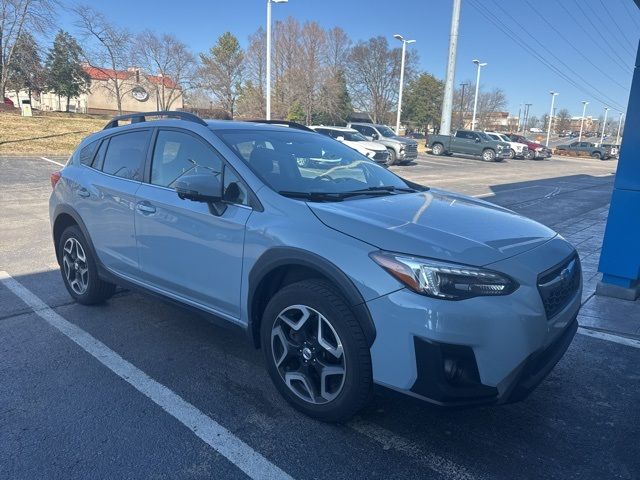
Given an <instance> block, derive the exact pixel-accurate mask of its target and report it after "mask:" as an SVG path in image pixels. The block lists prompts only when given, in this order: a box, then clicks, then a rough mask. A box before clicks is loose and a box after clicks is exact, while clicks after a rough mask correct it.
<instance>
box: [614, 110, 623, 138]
mask: <svg viewBox="0 0 640 480" xmlns="http://www.w3.org/2000/svg"><path fill="white" fill-rule="evenodd" d="M622 117H624V113H622V112H620V121H619V122H618V135H616V145H620V129H621V128H622Z"/></svg>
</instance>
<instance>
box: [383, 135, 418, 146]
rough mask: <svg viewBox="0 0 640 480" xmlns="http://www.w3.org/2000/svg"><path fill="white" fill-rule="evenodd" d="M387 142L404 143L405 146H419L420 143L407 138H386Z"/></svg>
mask: <svg viewBox="0 0 640 480" xmlns="http://www.w3.org/2000/svg"><path fill="white" fill-rule="evenodd" d="M384 138H385V140H391V141H394V142H398V143H402V144H404V145H418V142H416V141H415V140H414V139H412V138H406V137H399V136H396V137H384Z"/></svg>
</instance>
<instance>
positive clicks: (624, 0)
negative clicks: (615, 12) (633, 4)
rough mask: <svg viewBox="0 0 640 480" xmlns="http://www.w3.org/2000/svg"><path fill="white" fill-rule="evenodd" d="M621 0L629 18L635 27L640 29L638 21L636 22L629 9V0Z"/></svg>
mask: <svg viewBox="0 0 640 480" xmlns="http://www.w3.org/2000/svg"><path fill="white" fill-rule="evenodd" d="M621 1H622V5H624V9H625V10H626V11H627V15H629V18H630V19H631V20H632V21H633V23H635V24H636V27H638V30H640V23H639V22H638V20H636V18H635V16H634V14H633V13H632V12H631V10H629V0H621Z"/></svg>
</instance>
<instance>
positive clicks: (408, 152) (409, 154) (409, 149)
mask: <svg viewBox="0 0 640 480" xmlns="http://www.w3.org/2000/svg"><path fill="white" fill-rule="evenodd" d="M416 158H418V145H417V144H416V145H405V146H404V148H402V149H401V150H400V152H399V153H398V159H400V160H414V159H416Z"/></svg>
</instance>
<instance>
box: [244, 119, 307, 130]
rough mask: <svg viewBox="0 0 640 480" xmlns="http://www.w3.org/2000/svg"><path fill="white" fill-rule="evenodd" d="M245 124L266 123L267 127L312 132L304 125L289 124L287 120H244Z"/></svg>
mask: <svg viewBox="0 0 640 480" xmlns="http://www.w3.org/2000/svg"><path fill="white" fill-rule="evenodd" d="M246 121H247V122H253V123H266V124H268V125H281V126H283V127H289V128H295V129H296V130H304V131H306V132H313V130H311V129H310V128H309V127H307V126H306V125H302V124H301V123H298V122H290V121H288V120H246Z"/></svg>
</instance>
